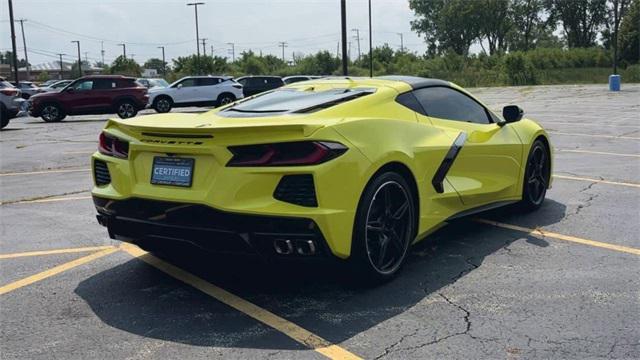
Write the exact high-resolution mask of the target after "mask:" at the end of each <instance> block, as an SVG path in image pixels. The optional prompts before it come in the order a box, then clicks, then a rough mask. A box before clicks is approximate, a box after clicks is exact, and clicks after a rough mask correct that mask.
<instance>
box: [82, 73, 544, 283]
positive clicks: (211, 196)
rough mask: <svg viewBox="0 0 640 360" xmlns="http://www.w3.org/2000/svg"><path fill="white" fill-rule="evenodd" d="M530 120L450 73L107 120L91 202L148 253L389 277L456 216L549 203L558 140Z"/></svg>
mask: <svg viewBox="0 0 640 360" xmlns="http://www.w3.org/2000/svg"><path fill="white" fill-rule="evenodd" d="M522 114H523V112H522V110H521V109H520V108H519V107H517V106H513V105H511V106H506V107H505V108H504V109H503V113H502V116H498V115H496V114H495V113H493V112H492V111H491V110H489V109H488V108H487V106H485V105H483V104H482V103H481V102H480V101H478V100H477V99H476V98H474V97H473V96H472V95H470V94H469V93H468V92H466V91H465V90H463V89H462V88H460V87H459V86H456V85H455V84H452V83H449V82H446V81H442V80H435V79H424V78H417V77H405V76H388V77H379V78H373V79H369V78H326V79H318V80H311V81H305V82H299V83H295V84H292V85H289V86H286V87H283V88H280V89H277V90H274V91H270V92H267V93H263V94H260V95H257V96H254V97H250V98H247V99H243V100H241V101H237V102H234V103H231V104H228V105H226V106H223V107H220V108H217V109H215V110H212V111H209V112H207V113H203V114H176V113H170V114H157V115H149V116H140V117H136V118H133V119H126V120H120V119H113V120H109V122H108V123H107V125H106V126H105V129H104V131H103V132H102V133H101V134H100V144H99V151H98V152H96V153H95V154H94V155H93V159H92V166H93V176H94V181H95V187H94V188H93V191H92V193H93V199H94V203H95V206H96V208H97V211H98V221H99V222H100V224H102V225H104V226H106V227H107V229H108V231H109V235H110V236H111V237H112V238H114V239H119V240H123V241H128V242H132V243H135V244H138V245H139V246H141V247H143V248H146V249H155V248H156V246H158V245H161V244H163V243H165V242H170V241H181V242H188V243H191V244H194V245H196V246H198V247H200V248H202V249H205V250H208V251H211V252H221V253H255V254H259V255H260V256H263V257H265V258H327V259H336V258H337V259H341V260H344V261H347V262H350V263H352V264H354V265H356V266H355V267H354V269H357V272H358V273H359V274H360V275H362V276H364V277H365V278H367V279H370V280H377V281H382V280H386V279H389V278H391V277H392V276H393V275H394V274H396V273H397V272H398V270H399V269H400V267H401V266H402V263H403V261H404V259H405V257H406V254H407V249H408V247H409V246H410V245H411V244H413V243H415V242H417V241H419V240H421V239H423V238H424V237H425V236H426V235H428V234H429V232H431V231H433V230H435V229H437V228H438V227H439V226H441V225H442V224H444V223H446V222H447V221H449V220H451V219H454V218H457V217H461V216H465V215H469V214H472V213H476V212H478V211H482V210H487V209H491V208H495V207H498V206H503V205H507V204H512V203H518V205H519V206H520V207H521V208H523V209H526V210H533V209H537V208H538V207H540V205H541V204H542V202H543V201H544V198H545V194H546V190H547V188H548V187H549V186H550V182H551V176H550V174H551V165H552V164H551V160H552V147H551V146H550V144H549V139H548V136H547V134H546V133H545V131H544V130H543V129H542V127H540V125H538V124H537V123H535V122H534V121H531V120H528V119H522Z"/></svg>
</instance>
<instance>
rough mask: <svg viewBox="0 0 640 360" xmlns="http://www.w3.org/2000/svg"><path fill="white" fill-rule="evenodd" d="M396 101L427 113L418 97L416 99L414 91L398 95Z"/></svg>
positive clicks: (421, 112)
mask: <svg viewBox="0 0 640 360" xmlns="http://www.w3.org/2000/svg"><path fill="white" fill-rule="evenodd" d="M396 102H397V103H398V104H400V105H402V106H404V107H408V108H409V109H411V110H413V111H415V112H417V113H420V114H422V115H425V113H424V109H423V108H422V105H420V103H419V102H418V99H416V97H415V95H413V92H411V91H409V92H406V93H404V94H400V95H398V96H397V97H396Z"/></svg>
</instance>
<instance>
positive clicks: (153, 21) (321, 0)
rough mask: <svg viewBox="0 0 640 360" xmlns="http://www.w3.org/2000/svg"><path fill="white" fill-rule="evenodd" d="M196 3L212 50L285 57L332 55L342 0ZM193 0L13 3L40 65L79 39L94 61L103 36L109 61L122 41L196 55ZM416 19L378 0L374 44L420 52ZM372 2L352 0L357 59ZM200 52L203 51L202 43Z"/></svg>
mask: <svg viewBox="0 0 640 360" xmlns="http://www.w3.org/2000/svg"><path fill="white" fill-rule="evenodd" d="M201 1H204V2H205V3H206V4H205V5H204V6H201V7H199V8H198V12H199V21H200V37H201V38H207V39H208V40H207V46H206V47H207V53H208V54H209V53H210V51H211V46H213V50H214V54H215V55H218V56H229V57H230V56H231V55H230V54H229V50H228V49H229V48H230V46H229V45H227V44H226V43H229V42H234V43H235V44H236V54H239V53H240V52H241V51H243V50H248V49H252V50H253V51H255V52H260V50H262V52H263V54H274V55H277V56H281V54H282V53H281V48H279V47H278V42H280V41H286V42H287V43H288V47H287V48H286V49H285V55H286V57H287V59H291V54H292V52H293V51H295V52H296V53H304V54H309V53H314V52H316V51H317V50H320V49H326V50H329V51H331V52H333V53H335V51H336V47H337V45H338V42H339V40H340V1H339V0H299V1H295V0H201ZM187 2H189V1H180V0H131V1H123V0H66V1H65V0H14V1H13V10H14V17H15V19H21V18H24V19H26V22H25V23H24V28H25V35H26V38H27V48H28V49H29V62H30V63H31V64H39V63H43V62H48V61H55V60H57V58H58V57H57V55H55V54H57V53H66V54H68V56H67V57H66V59H67V60H73V59H75V58H76V57H77V55H76V54H77V50H76V47H75V44H72V43H70V41H71V40H80V41H81V51H82V58H83V59H84V57H85V54H84V52H87V54H86V55H87V56H88V59H89V60H90V61H92V62H95V61H98V60H100V57H101V55H100V46H101V42H100V40H103V41H104V50H105V55H104V56H105V61H106V62H111V61H112V60H113V59H114V58H115V57H116V56H118V55H120V54H121V53H122V47H120V46H118V45H117V44H118V43H122V42H124V43H126V44H127V56H130V55H131V54H134V58H135V59H136V61H138V62H140V63H142V62H144V61H145V60H146V59H148V58H150V57H160V55H161V50H160V49H158V48H157V46H159V45H165V46H166V56H167V59H170V58H172V57H177V56H181V55H187V54H190V53H194V52H195V22H194V11H193V7H188V6H186V3H187ZM413 18H414V16H413V12H412V11H411V10H410V9H409V5H408V1H407V0H373V42H374V47H375V46H377V45H381V44H383V43H388V44H389V45H390V46H392V47H393V48H399V47H400V36H399V35H398V34H397V33H403V34H404V44H405V47H407V48H408V49H410V50H412V51H417V52H419V53H423V52H424V51H425V49H426V46H425V45H424V42H423V41H422V40H421V39H420V38H419V37H418V36H417V34H415V33H413V32H412V31H411V26H410V21H411V20H412V19H413ZM8 19H9V12H8V4H7V1H4V0H3V1H0V26H1V27H2V31H1V32H0V33H2V36H1V37H0V49H1V51H6V50H10V49H11V39H10V36H9V34H10V27H9V25H10V24H9V20H8ZM367 24H368V15H367V0H347V26H348V30H349V41H351V42H352V44H351V55H352V58H355V57H356V56H357V52H358V48H357V41H356V40H355V38H354V36H355V32H354V31H351V29H353V28H358V29H360V36H361V40H360V47H361V51H362V52H363V53H364V52H366V51H368V42H369V40H368V25H367ZM21 35H22V34H21V32H20V24H19V23H17V24H16V37H17V39H16V40H17V47H18V54H19V56H20V58H23V57H24V55H23V54H24V51H23V46H22V37H21ZM201 49H202V48H201Z"/></svg>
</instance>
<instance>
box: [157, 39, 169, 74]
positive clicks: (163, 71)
mask: <svg viewBox="0 0 640 360" xmlns="http://www.w3.org/2000/svg"><path fill="white" fill-rule="evenodd" d="M158 49H162V75H163V76H167V63H166V62H164V46H158Z"/></svg>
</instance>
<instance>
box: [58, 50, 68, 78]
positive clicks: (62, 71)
mask: <svg viewBox="0 0 640 360" xmlns="http://www.w3.org/2000/svg"><path fill="white" fill-rule="evenodd" d="M63 55H67V54H58V56H60V77H59V79H60V80H62V78H63V77H64V76H63V73H64V69H63V68H62V56H63Z"/></svg>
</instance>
